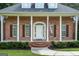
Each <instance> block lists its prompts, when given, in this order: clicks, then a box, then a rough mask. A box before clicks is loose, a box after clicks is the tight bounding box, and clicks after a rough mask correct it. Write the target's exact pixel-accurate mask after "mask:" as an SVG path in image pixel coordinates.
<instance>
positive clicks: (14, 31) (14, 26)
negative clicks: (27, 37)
mask: <svg viewBox="0 0 79 59" xmlns="http://www.w3.org/2000/svg"><path fill="white" fill-rule="evenodd" d="M12 32H13V34H12V35H13V37H16V36H17V25H16V24H13V27H12Z"/></svg>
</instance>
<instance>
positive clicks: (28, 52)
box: [0, 50, 40, 56]
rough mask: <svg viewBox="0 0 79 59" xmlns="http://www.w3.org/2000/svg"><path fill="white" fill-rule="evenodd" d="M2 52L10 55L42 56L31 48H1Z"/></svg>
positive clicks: (0, 52) (0, 51)
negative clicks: (34, 52)
mask: <svg viewBox="0 0 79 59" xmlns="http://www.w3.org/2000/svg"><path fill="white" fill-rule="evenodd" d="M0 54H4V55H8V56H40V55H38V54H33V53H32V52H31V50H0Z"/></svg>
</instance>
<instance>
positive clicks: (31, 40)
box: [31, 16, 33, 42]
mask: <svg viewBox="0 0 79 59" xmlns="http://www.w3.org/2000/svg"><path fill="white" fill-rule="evenodd" d="M32 22H33V18H32V16H31V42H32V41H33V40H32V26H33V24H32Z"/></svg>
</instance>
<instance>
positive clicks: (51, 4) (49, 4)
mask: <svg viewBox="0 0 79 59" xmlns="http://www.w3.org/2000/svg"><path fill="white" fill-rule="evenodd" d="M48 8H49V9H55V8H57V3H48Z"/></svg>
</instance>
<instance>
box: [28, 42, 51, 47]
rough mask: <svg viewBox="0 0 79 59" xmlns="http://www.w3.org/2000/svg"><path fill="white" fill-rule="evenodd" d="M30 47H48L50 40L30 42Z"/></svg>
mask: <svg viewBox="0 0 79 59" xmlns="http://www.w3.org/2000/svg"><path fill="white" fill-rule="evenodd" d="M29 46H30V47H49V46H50V42H30V43H29Z"/></svg>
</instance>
